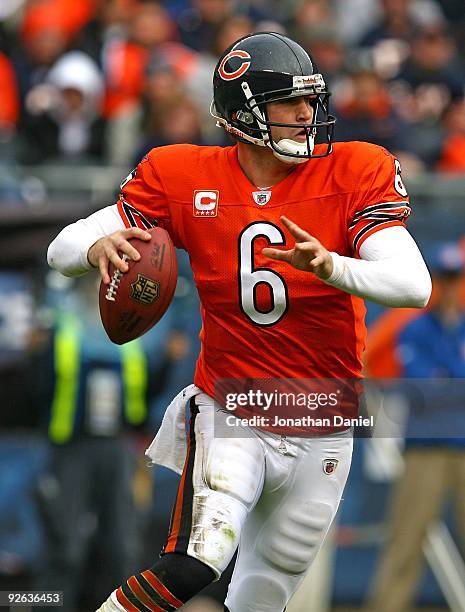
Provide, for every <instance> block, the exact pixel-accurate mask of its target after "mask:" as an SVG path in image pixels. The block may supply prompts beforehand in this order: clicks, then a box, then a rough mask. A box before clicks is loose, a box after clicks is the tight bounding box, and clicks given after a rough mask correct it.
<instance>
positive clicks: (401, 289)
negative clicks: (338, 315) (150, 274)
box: [47, 205, 431, 308]
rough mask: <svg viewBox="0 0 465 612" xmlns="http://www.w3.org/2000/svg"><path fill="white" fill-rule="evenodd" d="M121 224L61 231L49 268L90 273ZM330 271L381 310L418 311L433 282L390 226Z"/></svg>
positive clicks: (113, 211)
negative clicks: (94, 253)
mask: <svg viewBox="0 0 465 612" xmlns="http://www.w3.org/2000/svg"><path fill="white" fill-rule="evenodd" d="M123 228H124V224H123V221H122V220H121V217H120V216H119V213H118V210H117V207H116V205H113V206H107V207H106V208H103V209H102V210H99V211H97V212H95V213H93V214H92V215H90V216H89V217H87V218H86V219H80V220H79V221H76V222H75V223H72V224H71V225H68V226H67V227H65V228H64V229H63V230H62V231H61V232H60V233H59V234H58V236H57V237H56V238H55V240H53V242H52V243H51V244H50V246H49V248H48V254H47V259H48V263H49V265H50V266H51V267H52V268H55V269H56V270H58V271H59V272H61V273H62V274H64V275H65V276H79V275H81V274H84V273H85V272H87V271H88V270H90V269H91V267H92V266H91V265H90V263H89V261H88V259H87V253H88V250H89V248H90V247H91V246H92V245H93V244H94V243H95V242H96V241H97V240H98V239H99V238H102V237H103V236H107V235H108V234H111V233H113V232H115V231H117V230H119V229H123ZM331 257H332V259H333V263H334V270H333V273H332V274H331V276H330V278H329V279H328V280H327V281H326V282H327V283H328V284H329V285H332V286H334V287H337V288H338V289H341V290H343V291H346V292H347V293H351V294H353V295H357V296H360V297H362V298H366V299H369V300H372V301H374V302H377V303H378V304H383V305H385V306H402V307H406V308H409V307H410V308H421V307H423V306H425V305H426V303H427V302H428V299H429V297H430V294H431V278H430V275H429V272H428V269H427V267H426V265H425V262H424V261H423V257H422V256H421V253H420V251H419V249H418V247H417V245H416V243H415V241H414V240H413V238H412V237H411V235H410V234H409V233H408V231H407V230H406V229H405V228H403V227H389V228H386V229H383V230H380V231H378V232H376V233H374V234H372V235H371V236H369V237H368V238H367V239H366V240H365V242H364V243H363V244H362V246H361V248H360V257H361V259H354V258H352V257H344V256H341V255H338V254H337V253H331Z"/></svg>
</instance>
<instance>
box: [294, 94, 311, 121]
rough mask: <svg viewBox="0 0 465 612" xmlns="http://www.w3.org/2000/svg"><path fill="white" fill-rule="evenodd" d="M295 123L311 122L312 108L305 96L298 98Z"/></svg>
mask: <svg viewBox="0 0 465 612" xmlns="http://www.w3.org/2000/svg"><path fill="white" fill-rule="evenodd" d="M296 120H297V123H311V122H312V120H313V108H312V107H311V106H310V104H309V103H308V100H306V99H305V98H300V99H299V101H298V104H297V106H296Z"/></svg>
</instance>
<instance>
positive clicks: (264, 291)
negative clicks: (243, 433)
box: [118, 142, 410, 396]
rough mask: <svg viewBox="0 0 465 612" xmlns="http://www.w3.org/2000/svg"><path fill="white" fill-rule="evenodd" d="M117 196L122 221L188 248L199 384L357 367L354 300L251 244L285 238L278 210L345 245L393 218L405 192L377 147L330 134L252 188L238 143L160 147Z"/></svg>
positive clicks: (208, 388) (359, 325)
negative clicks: (328, 148) (196, 300)
mask: <svg viewBox="0 0 465 612" xmlns="http://www.w3.org/2000/svg"><path fill="white" fill-rule="evenodd" d="M118 208H119V211H120V214H121V217H122V219H123V221H124V223H125V225H126V226H128V227H129V226H131V225H139V226H141V227H147V226H148V225H150V224H154V223H157V224H158V225H160V226H162V227H164V228H165V229H166V230H167V231H168V232H169V233H170V235H171V237H172V239H173V241H174V244H175V245H176V246H177V247H180V248H183V249H185V250H186V251H187V252H188V254H189V256H190V262H191V266H192V270H193V273H194V278H195V282H196V285H197V289H198V292H199V296H200V300H201V304H202V306H201V310H202V322H203V325H202V331H201V335H200V338H201V352H200V355H199V358H198V362H197V369H196V375H195V381H194V382H195V384H196V385H197V386H199V387H200V388H201V389H203V390H204V391H205V392H206V393H208V394H209V395H212V396H213V395H214V392H215V381H218V380H220V379H228V378H238V379H259V378H262V379H263V378H266V379H270V378H277V379H283V378H288V379H302V378H307V379H309V378H332V379H353V378H359V377H360V376H361V369H362V361H361V354H362V351H363V348H364V344H365V333H366V332H365V324H364V314H365V308H364V305H363V300H361V299H360V298H357V297H354V296H351V295H349V294H347V293H345V292H343V291H341V290H339V289H336V288H334V287H331V286H330V285H327V284H326V283H324V282H323V281H321V280H320V279H318V278H317V277H316V276H314V275H313V274H311V273H308V272H303V271H299V270H296V269H294V268H292V267H291V266H289V265H287V264H285V263H284V262H280V261H274V260H271V259H269V258H267V257H265V256H263V255H262V253H261V250H262V249H263V248H264V247H265V246H270V245H274V246H276V247H278V248H279V247H283V248H292V246H293V245H294V239H293V238H292V236H291V235H290V234H289V233H288V232H287V230H286V229H285V228H284V227H283V226H282V223H281V222H280V215H286V216H287V217H288V218H289V219H291V220H292V221H294V222H295V223H297V224H298V225H299V226H300V227H302V228H303V229H305V230H307V231H308V232H309V233H310V234H312V235H314V236H315V237H316V238H318V240H320V242H321V243H322V244H323V245H324V246H325V247H326V248H327V249H328V250H330V251H336V252H337V253H339V254H340V255H347V256H357V253H358V250H359V249H360V246H361V245H362V243H363V241H364V240H365V239H366V238H367V237H368V236H370V235H371V234H372V233H373V232H376V231H378V230H380V229H383V228H385V227H389V226H393V225H403V224H404V221H405V218H406V217H407V216H408V214H409V212H410V208H409V206H408V198H407V193H406V191H405V188H404V186H403V184H402V181H401V178H400V168H399V164H398V162H397V160H395V159H394V158H393V157H392V156H391V155H390V154H389V153H388V152H387V151H386V150H385V149H382V148H380V147H377V146H375V145H371V144H368V143H362V142H352V143H337V144H335V145H334V150H333V152H332V154H331V155H329V156H328V157H326V158H321V159H313V160H309V161H308V162H306V163H303V164H299V165H296V166H295V167H294V168H293V170H292V172H290V174H289V175H288V176H287V177H286V178H285V179H283V180H282V181H281V182H279V183H278V184H276V185H274V186H272V187H270V188H269V189H264V190H260V189H258V188H257V187H255V186H254V185H253V184H252V183H251V182H250V181H249V180H248V178H247V177H246V175H245V174H244V172H243V171H242V169H241V167H240V165H239V162H238V158H237V146H232V147H228V148H220V147H198V146H194V145H172V146H167V147H160V148H157V149H153V150H152V151H151V152H150V153H149V154H148V155H147V156H146V157H145V158H144V159H143V160H142V161H141V163H140V164H139V165H138V167H137V168H136V170H135V171H134V172H133V173H131V174H130V175H129V177H128V178H127V179H126V180H125V181H124V182H123V184H122V192H121V196H120V200H119V202H118Z"/></svg>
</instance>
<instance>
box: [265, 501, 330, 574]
mask: <svg viewBox="0 0 465 612" xmlns="http://www.w3.org/2000/svg"><path fill="white" fill-rule="evenodd" d="M333 516H334V510H333V508H332V507H331V506H330V505H329V504H324V503H312V504H305V505H302V506H300V507H299V506H296V507H294V508H293V509H292V510H291V511H288V512H287V513H286V515H284V516H283V517H282V518H281V520H280V522H279V526H278V527H277V528H276V529H275V531H274V533H273V534H269V533H263V537H262V538H261V540H260V542H259V546H258V552H259V554H260V556H261V557H262V559H263V560H264V561H265V563H267V564H268V565H271V566H272V567H274V568H276V569H277V570H278V571H280V572H283V573H286V574H301V573H303V572H305V571H306V570H307V569H308V568H309V566H310V565H311V563H312V561H313V559H314V558H315V556H316V554H317V552H318V550H319V548H320V546H321V544H322V542H323V540H324V538H325V536H326V533H327V532H328V529H329V527H330V525H331V522H332V519H333Z"/></svg>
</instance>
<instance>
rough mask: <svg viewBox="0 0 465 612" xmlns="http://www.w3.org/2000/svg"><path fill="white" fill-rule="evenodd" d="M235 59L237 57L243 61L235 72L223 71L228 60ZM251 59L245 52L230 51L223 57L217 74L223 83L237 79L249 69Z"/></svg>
mask: <svg viewBox="0 0 465 612" xmlns="http://www.w3.org/2000/svg"><path fill="white" fill-rule="evenodd" d="M235 57H238V58H240V59H241V60H243V61H242V62H241V63H240V65H239V67H238V68H236V70H233V71H232V72H227V71H226V69H225V66H226V64H227V62H229V60H231V59H233V58H235ZM251 59H252V58H251V57H250V55H249V53H247V51H241V49H236V50H235V51H231V52H230V53H228V54H227V55H225V56H224V57H223V60H222V61H221V64H220V65H219V66H218V74H219V75H220V77H221V78H222V79H223V80H224V81H232V80H233V79H238V78H239V77H241V76H242V75H243V74H244V73H246V72H247V70H248V69H249V68H250V60H251Z"/></svg>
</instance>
